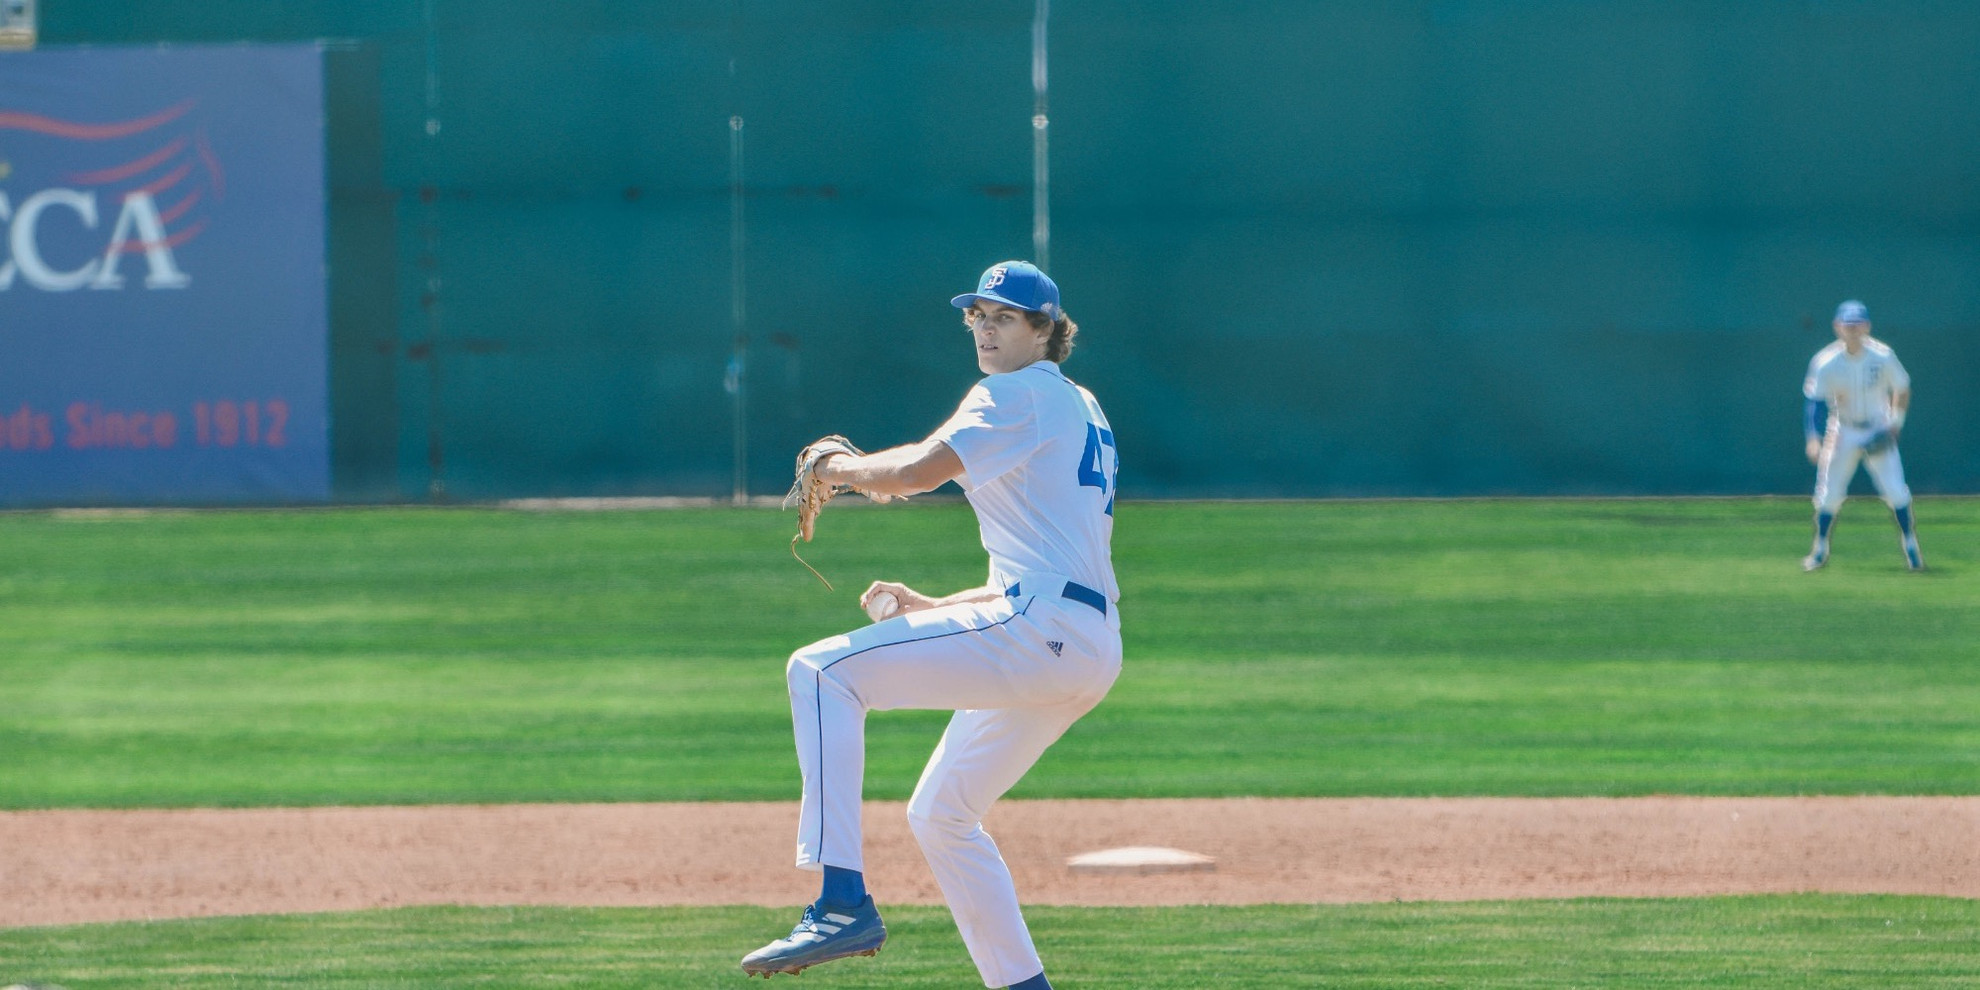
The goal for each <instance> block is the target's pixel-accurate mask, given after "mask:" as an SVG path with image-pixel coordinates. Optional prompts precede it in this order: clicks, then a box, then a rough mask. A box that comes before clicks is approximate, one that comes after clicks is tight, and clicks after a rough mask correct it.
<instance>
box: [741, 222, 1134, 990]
mask: <svg viewBox="0 0 1980 990" xmlns="http://www.w3.org/2000/svg"><path fill="white" fill-rule="evenodd" d="M951 302H952V303H953V305H955V306H956V307H957V308H959V309H962V310H963V311H964V323H965V324H966V325H967V326H968V327H969V329H970V334H971V338H972V340H973V342H974V344H975V349H976V361H977V367H978V368H980V369H981V370H982V371H983V373H984V374H985V375H987V376H988V377H986V378H984V379H983V380H982V381H980V382H978V383H977V384H976V386H975V387H973V388H971V389H970V390H969V393H968V395H966V396H965V397H964V398H963V401H962V405H961V406H960V407H959V408H957V410H956V411H955V414H954V415H952V416H950V417H949V419H948V421H947V422H945V423H943V424H942V425H941V427H940V428H939V429H937V430H936V431H935V432H934V433H932V434H930V435H929V437H928V438H927V439H926V440H923V441H921V442H919V443H914V444H908V445H905V446H901V447H895V448H892V449H889V450H883V451H879V452H877V453H872V454H864V455H855V454H834V455H832V456H831V457H830V458H829V459H827V460H825V461H822V462H820V464H819V466H818V472H819V475H820V477H822V478H823V479H824V480H825V481H827V482H830V483H832V484H845V485H852V486H854V487H856V488H858V489H859V490H861V491H866V492H872V493H878V494H881V495H897V496H907V495H912V494H916V493H919V492H926V491H931V490H933V489H935V488H936V487H938V486H940V485H941V484H943V483H944V482H947V481H951V480H953V481H955V482H957V483H958V484H959V485H961V486H962V489H963V491H964V492H965V493H966V494H967V495H968V497H969V502H970V505H971V506H972V507H973V508H974V509H975V511H976V517H977V523H978V526H979V528H980V530H981V533H982V540H983V548H984V549H985V550H986V551H988V552H989V557H990V562H989V563H990V566H989V576H988V579H987V580H986V581H985V582H984V583H983V584H982V585H981V586H980V587H975V588H970V589H968V590H965V591H958V592H955V593H954V594H949V595H944V596H941V597H934V596H930V595H926V594H923V593H921V592H919V591H916V590H914V589H913V588H909V587H907V586H906V585H903V584H898V583H895V582H891V581H876V582H874V583H873V585H872V586H871V587H869V588H868V589H867V590H866V592H865V594H863V595H862V596H861V599H860V601H861V606H862V607H865V608H873V607H874V606H877V605H881V604H884V602H885V598H884V597H883V596H887V595H891V596H893V598H894V599H895V600H897V601H898V602H899V609H898V611H897V612H895V613H893V614H892V615H891V616H890V617H884V618H882V619H881V620H880V621H876V622H875V623H874V624H872V625H868V626H865V627H864V628H861V629H856V630H854V631H852V632H850V633H847V634H845V635H842V636H833V637H831V638H829V639H824V640H820V641H818V642H816V643H813V644H811V645H810V646H807V647H805V648H803V649H801V650H798V651H797V652H796V653H794V654H792V655H791V660H790V665H789V667H788V668H787V680H788V681H789V686H790V697H791V721H792V724H793V726H794V728H795V734H796V739H797V752H798V767H799V769H800V771H801V772H802V775H803V780H804V791H803V799H802V802H801V804H800V809H799V812H798V835H797V865H798V867H799V868H800V869H807V870H818V871H821V872H822V873H823V874H824V883H823V889H822V891H821V892H820V896H819V899H818V901H817V902H816V903H814V904H812V905H811V906H810V907H808V908H806V909H805V912H804V917H803V919H802V920H801V921H800V922H799V923H798V925H797V927H796V928H795V929H793V930H792V931H791V934H790V935H788V936H786V937H784V938H780V939H777V940H776V941H773V942H771V943H770V944H769V945H766V946H764V947H763V948H761V949H758V950H757V951H755V952H752V953H750V954H749V955H748V956H746V957H744V959H743V961H742V968H743V970H744V971H745V972H747V973H750V974H752V975H753V974H756V973H762V974H763V975H764V976H766V977H767V976H769V975H770V974H771V973H795V972H798V971H799V970H802V969H804V968H805V967H807V966H812V965H816V964H818V963H821V962H826V961H829V960H833V959H839V958H844V957H846V956H851V955H872V954H873V953H874V952H875V951H877V950H878V949H879V948H880V945H881V943H882V942H884V941H885V940H886V929H885V927H884V926H883V925H882V923H881V920H880V913H879V911H878V910H877V909H876V908H875V907H874V904H873V898H872V897H871V896H870V895H869V894H867V892H866V885H865V878H864V874H863V872H862V870H863V860H862V844H861V836H860V799H861V783H862V777H863V774H864V770H865V724H866V713H867V712H870V711H884V710H887V709H894V708H921V709H953V710H954V711H955V716H954V717H953V718H952V719H951V720H950V722H949V727H948V730H947V731H946V732H945V733H943V736H942V741H941V743H940V745H938V746H936V748H935V753H934V755H933V756H932V757H931V758H930V759H929V761H928V766H927V769H925V770H924V771H923V772H922V775H921V782H920V783H919V784H918V785H916V787H915V790H914V796H913V798H912V800H910V801H909V803H908V822H909V825H910V826H911V827H912V829H913V831H914V835H915V838H916V839H917V840H918V841H919V843H920V844H921V849H922V852H923V854H924V855H925V856H926V857H927V860H928V865H929V868H930V869H931V870H932V871H933V872H934V874H935V878H936V880H937V881H938V882H939V883H940V884H941V887H942V894H943V896H944V897H945V898H946V899H947V900H948V903H949V909H950V911H951V912H952V913H953V914H954V915H955V919H956V927H957V928H958V929H960V931H961V933H962V938H963V942H964V944H965V945H967V946H968V947H969V954H970V958H971V959H972V960H974V961H975V963H976V968H977V970H978V972H979V973H980V974H981V975H982V977H983V984H984V986H987V987H1018V988H1022V990H1044V988H1049V987H1050V986H1051V984H1050V983H1049V982H1048V981H1047V980H1046V978H1045V972H1044V965H1043V963H1042V962H1041V961H1040V960H1039V957H1038V952H1037V950H1036V949H1035V948H1034V947H1033V945H1032V941H1031V935H1030V932H1029V931H1028V930H1027V929H1026V928H1025V923H1024V918H1023V916H1022V914H1021V913H1020V912H1019V909H1018V897H1017V890H1016V887H1015V886H1014V885H1013V883H1012V881H1011V873H1010V870H1009V868H1007V867H1006V866H1005V864H1004V860H1003V857H1002V856H1001V855H1000V854H999V853H998V851H997V845H996V843H994V842H992V841H991V839H990V836H989V834H988V833H986V832H985V831H984V830H983V816H984V813H985V812H987V811H988V810H989V808H990V805H991V804H992V803H993V802H995V801H996V800H997V799H998V798H999V797H1001V796H1002V795H1003V794H1004V792H1005V791H1007V790H1009V789H1010V788H1011V787H1012V786H1013V785H1014V784H1016V783H1017V782H1018V780H1019V778H1021V777H1023V776H1024V774H1025V772H1026V771H1028V770H1029V769H1030V768H1031V766H1032V764H1033V763H1035V762H1037V760H1038V758H1039V756H1040V755H1042V754H1043V753H1044V752H1045V749H1046V747H1048V746H1050V745H1051V744H1052V743H1053V742H1054V741H1056V740H1057V739H1058V738H1059V736H1060V735H1061V734H1063V733H1064V732H1065V731H1066V729H1067V728H1068V727H1070V726H1071V725H1072V724H1073V722H1075V721H1077V720H1078V719H1079V718H1080V716H1082V715H1084V714H1086V712H1087V711H1089V710H1090V709H1092V708H1093V706H1094V705H1096V704H1098V703H1099V702H1100V699H1101V698H1103V697H1105V696H1106V694H1107V691H1108V689H1109V688H1111V687H1112V686H1113V683H1114V678H1115V677H1116V676H1117V675H1118V674H1119V673H1120V667H1121V634H1120V615H1119V610H1118V609H1117V608H1116V603H1117V602H1118V600H1119V597H1120V591H1119V588H1118V587H1117V586H1116V584H1115V582H1114V569H1113V563H1112V557H1111V550H1110V541H1111V539H1112V535H1113V529H1114V515H1113V513H1114V479H1115V471H1116V467H1117V464H1118V462H1117V460H1116V457H1115V447H1114V434H1113V431H1112V430H1111V429H1110V428H1109V427H1108V424H1107V417H1106V415H1105V414H1103V413H1102V412H1101V411H1100V404H1099V403H1098V402H1096V401H1095V400H1094V398H1093V394H1092V393H1091V392H1088V391H1087V390H1086V389H1085V388H1083V387H1081V386H1079V385H1075V384H1073V382H1072V381H1071V380H1070V379H1068V378H1067V377H1066V376H1065V373H1064V372H1062V371H1061V370H1060V369H1059V364H1060V362H1062V361H1064V360H1065V358H1066V355H1067V353H1068V352H1069V351H1070V349H1071V346H1072V338H1073V335H1074V334H1076V333H1077V332H1078V327H1077V326H1076V325H1075V324H1074V323H1073V322H1072V321H1071V320H1069V319H1067V318H1066V315H1065V311H1064V309H1062V308H1061V307H1060V303H1059V289H1058V286H1056V285H1054V284H1053V282H1052V280H1051V279H1050V278H1047V277H1046V276H1045V274H1044V273H1043V272H1041V271H1039V270H1038V268H1037V267H1035V266H1033V265H1031V264H1028V263H1025V262H1020V261H1010V262H1005V263H1002V264H999V265H995V266H992V267H991V268H990V269H989V270H988V271H985V272H984V273H983V276H982V278H981V279H980V280H979V281H978V284H977V287H976V291H974V292H969V293H965V294H963V295H960V296H957V297H955V298H954V299H953V300H951Z"/></svg>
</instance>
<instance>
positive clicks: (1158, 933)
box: [0, 896, 1980, 990]
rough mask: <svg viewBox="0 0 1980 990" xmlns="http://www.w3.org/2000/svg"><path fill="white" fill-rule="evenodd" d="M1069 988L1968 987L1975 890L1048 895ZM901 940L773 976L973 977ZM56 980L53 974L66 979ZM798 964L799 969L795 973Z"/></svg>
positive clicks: (587, 926) (431, 936) (12, 957)
mask: <svg viewBox="0 0 1980 990" xmlns="http://www.w3.org/2000/svg"><path fill="white" fill-rule="evenodd" d="M1027 913H1028V915H1029V917H1030V920H1031V923H1032V928H1033V930H1034V932H1035V933H1036V936H1037V940H1038V946H1039V951H1040V953H1041V954H1042V955H1044V957H1045V958H1046V959H1047V960H1048V961H1050V962H1051V963H1052V964H1053V968H1054V971H1053V976H1052V980H1053V983H1054V984H1055V985H1056V986H1060V987H1066V988H1096V987H1111V988H1118V990H1196V988H1217V990H1251V988H1256V990H1279V988H1283V987H1351V988H1366V990H1377V988H1389V987H1535V988H1539V987H1546V988H1562V987H1728V988H1731V987H1740V988H1750V987H1795V988H1819V987H1837V988H1843V987H1864V986H1892V987H1908V988H1912V987H1962V986H1973V985H1974V983H1975V982H1976V981H1980V951H1976V950H1975V948H1974V946H1975V944H1976V942H1980V903H1976V902H1973V901H1959V900H1947V899H1943V898H1919V897H1814V896H1796V897H1757V898H1756V897H1730V898H1717V899H1712V900H1671V901H1664V900H1577V901H1525V902H1476V903H1464V904H1427V903H1424V904H1368V905H1346V906H1334V905H1316V906H1305V907H1302V906H1276V907H1246V908H1217V909H1211V908H1134V909H1126V908H1110V909H1085V910H1075V909H1071V908H1034V909H1032V910H1030V911H1029V912H1027ZM788 915H789V912H779V911H770V910H766V909H762V908H740V907H737V908H718V909H713V910H708V909H702V910H688V909H676V908H669V909H663V910H634V909H562V910H558V909H546V908H514V909H501V908H496V909H463V908H414V909H401V910H392V911H367V912H361V913H353V914H325V915H299V916H279V917H264V918H246V919H209V920H199V921H170V922H153V923H148V924H121V925H91V926H85V927H73V928H30V929H15V930H11V931H8V930H0V959H4V960H8V961H9V962H0V979H6V978H8V976H7V969H8V968H9V967H10V965H11V968H13V969H14V970H15V971H18V972H26V973H32V974H63V976H62V983H63V985H64V986H67V987H70V988H71V990H80V988H83V987H97V986H105V987H107V986H130V987H174V988H188V990H190V988H202V990H203V988H221V987H226V988H233V987H333V988H334V987H404V988H409V990H410V988H431V987H489V986H495V987H517V986H532V987H614V988H617V987H625V988H633V987H640V988H648V987H660V988H670V990H671V988H685V990H700V988H717V987H739V986H747V985H749V984H747V983H746V982H744V980H745V978H744V977H743V976H742V974H741V972H740V971H739V970H738V969H736V958H737V957H738V956H740V955H741V953H742V951H744V950H741V949H738V948H737V947H738V946H748V947H751V948H753V947H754V946H755V945H756V944H757V943H759V942H761V941H763V940H764V939H765V938H766V937H767V935H766V932H774V931H775V930H776V929H777V928H778V927H780V926H785V927H787V926H788V925H789V924H790V918H789V916H788ZM887 927H888V933H889V941H888V943H887V948H886V949H885V950H884V951H882V952H881V953H880V954H879V955H878V956H875V957H873V958H871V959H853V960H849V961H847V962H844V963H834V964H832V965H829V966H821V967H819V968H816V969H811V970H807V971H806V972H805V973H804V974H803V976H802V977H800V978H795V979H794V978H786V977H778V978H774V980H773V982H772V983H771V984H770V985H771V986H773V987H774V986H777V985H778V984H779V983H788V984H790V985H792V986H798V987H806V988H830V987H844V988H852V987H886V988H888V990H936V988H956V987H972V986H980V985H981V982H980V981H979V980H977V979H976V973H975V970H974V969H972V968H971V967H970V965H969V962H968V956H967V954H966V953H965V952H964V950H963V946H962V941H961V939H959V938H958V937H957V936H956V930H955V925H954V923H953V922H951V921H950V920H949V916H948V912H947V911H945V910H944V909H942V908H939V907H919V908H896V909H893V910H890V911H889V912H888V915H887ZM42 978H53V977H52V975H48V976H43V977H42ZM800 979H801V980H802V982H798V980H800Z"/></svg>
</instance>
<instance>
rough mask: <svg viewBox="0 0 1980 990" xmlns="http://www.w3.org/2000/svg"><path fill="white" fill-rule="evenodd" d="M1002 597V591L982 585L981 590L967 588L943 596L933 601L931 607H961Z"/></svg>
mask: <svg viewBox="0 0 1980 990" xmlns="http://www.w3.org/2000/svg"><path fill="white" fill-rule="evenodd" d="M1002 597H1004V592H1003V589H1001V588H992V587H990V586H989V585H984V586H983V587H981V588H969V589H966V590H963V591H958V592H956V593H955V594H953V595H943V596H942V597H940V598H937V599H935V600H934V605H932V606H931V607H933V608H941V607H942V606H944V605H962V604H966V603H968V602H988V601H995V600H997V599H999V598H1002Z"/></svg>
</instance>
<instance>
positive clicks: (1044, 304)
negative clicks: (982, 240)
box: [949, 261, 1066, 320]
mask: <svg viewBox="0 0 1980 990" xmlns="http://www.w3.org/2000/svg"><path fill="white" fill-rule="evenodd" d="M979 299H988V300H990V301H991V302H994V303H1003V304H1004V305H1006V306H1015V307H1017V308H1018V309H1023V310H1030V311H1031V312H1033V313H1044V314H1045V315H1046V316H1049V317H1051V318H1052V319H1055V320H1056V319H1058V318H1060V317H1062V316H1064V315H1066V311H1065V310H1064V309H1062V308H1060V306H1059V287H1058V285H1056V284H1054V283H1053V281H1052V280H1051V279H1050V278H1048V277H1046V275H1045V273H1044V272H1041V271H1039V270H1038V266H1037V265H1034V264H1032V263H1031V262H1029V261H1000V262H998V263H996V264H994V265H991V266H990V267H989V268H987V269H985V270H984V272H983V277H982V278H980V279H977V280H976V291H975V292H965V293H963V294H962V295H960V296H957V297H955V298H954V299H951V300H949V305H951V306H954V307H955V308H957V309H968V308H970V307H971V306H974V305H976V301H977V300H979Z"/></svg>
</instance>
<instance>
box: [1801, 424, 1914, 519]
mask: <svg viewBox="0 0 1980 990" xmlns="http://www.w3.org/2000/svg"><path fill="white" fill-rule="evenodd" d="M1876 432H1877V431H1875V430H1867V429H1861V428H1858V427H1854V426H1843V425H1837V426H1836V427H1835V428H1833V429H1831V430H1830V431H1829V434H1828V436H1827V437H1825V438H1823V440H1822V456H1821V458H1820V460H1818V461H1817V462H1816V466H1815V509H1816V511H1818V512H1827V513H1831V514H1833V513H1835V512H1836V511H1837V510H1839V509H1841V508H1842V504H1843V500H1844V499H1846V498H1848V497H1849V480H1850V479H1851V478H1854V477H1856V466H1857V465H1858V464H1861V465H1863V467H1864V468H1865V469H1866V470H1868V471H1869V472H1870V480H1871V481H1872V482H1873V483H1875V484H1876V486H1877V494H1879V495H1881V496H1883V499H1884V504H1885V505H1888V506H1890V507H1891V509H1892V511H1896V510H1898V509H1902V508H1904V507H1905V506H1907V505H1910V504H1911V489H1910V488H1908V487H1906V486H1905V483H1904V462H1903V461H1901V460H1899V459H1898V449H1897V444H1892V445H1890V446H1889V447H1887V448H1885V449H1884V452H1883V453H1881V454H1869V455H1865V454H1864V453H1863V443H1864V441H1866V440H1868V439H1870V437H1871V435H1872V434H1874V433H1876Z"/></svg>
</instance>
